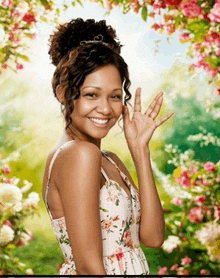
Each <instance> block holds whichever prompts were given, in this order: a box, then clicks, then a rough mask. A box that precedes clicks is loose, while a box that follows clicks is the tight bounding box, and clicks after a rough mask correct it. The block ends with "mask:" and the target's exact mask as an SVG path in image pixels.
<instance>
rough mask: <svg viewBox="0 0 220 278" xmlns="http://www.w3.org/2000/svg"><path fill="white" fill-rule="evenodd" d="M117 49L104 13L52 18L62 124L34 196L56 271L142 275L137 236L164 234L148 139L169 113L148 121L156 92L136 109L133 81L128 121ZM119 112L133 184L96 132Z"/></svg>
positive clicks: (157, 102) (148, 240) (158, 240)
mask: <svg viewBox="0 0 220 278" xmlns="http://www.w3.org/2000/svg"><path fill="white" fill-rule="evenodd" d="M120 49H121V45H120V43H119V42H118V41H117V39H116V33H115V30H114V29H112V27H111V26H107V25H106V22H105V21H104V20H103V21H99V22H95V21H94V20H86V21H84V20H82V19H81V18H78V19H76V20H72V21H71V22H69V23H66V24H63V25H60V26H59V27H58V30H57V31H55V32H54V34H53V35H52V36H51V38H50V50H49V54H50V55H51V58H52V63H53V64H54V65H55V66H56V70H55V73H54V76H53V81H52V86H53V91H54V94H55V96H56V97H57V99H58V100H59V102H60V103H61V104H62V106H61V107H62V112H63V113H64V115H65V121H66V127H65V130H64V132H63V135H62V137H61V138H60V140H59V142H58V143H57V145H56V146H55V147H54V148H53V149H52V150H51V152H50V153H49V156H48V159H47V162H46V168H45V173H44V180H43V190H42V196H43V198H44V201H45V204H46V207H47V208H48V212H49V215H50V218H51V223H52V227H53V229H54V232H55V234H56V237H57V240H58V242H59V244H60V246H61V249H62V251H63V254H64V259H65V263H64V264H63V265H62V267H61V269H60V270H59V274H76V275H77V274H78V275H106V274H107V275H117V274H118V275H123V274H125V275H132V274H140V275H144V274H149V273H150V272H149V267H148V263H147V260H146V258H145V255H144V253H143V251H142V249H141V248H140V242H142V243H143V244H144V245H145V246H147V247H150V248H155V247H156V248H157V247H159V246H161V245H162V243H163V240H164V216H163V209H162V207H161V202H160V199H159V196H158V193H157V189H156V187H155V184H154V180H153V175H152V169H151V165H150V151H149V140H150V138H151V136H152V134H153V132H154V130H155V129H156V128H157V127H158V126H159V125H161V124H162V123H163V122H165V121H166V120H167V119H169V118H170V117H171V116H172V114H173V113H172V112H171V113H169V114H168V115H167V116H166V117H164V118H162V119H159V120H155V118H156V116H157V115H158V113H159V110H160V107H161V105H162V99H163V96H162V93H160V94H158V95H157V96H156V97H155V99H154V101H153V102H152V103H151V105H150V106H149V108H148V109H147V111H146V112H145V113H143V114H142V113H141V97H140V88H138V89H137V91H136V94H135V102H134V114H133V118H132V120H130V117H129V111H128V109H127V108H126V105H127V101H128V100H129V99H130V98H131V94H130V92H129V90H128V89H129V86H130V80H129V74H128V68H127V64H126V63H125V61H124V60H123V58H122V57H121V56H120ZM123 91H124V92H125V96H124V97H123ZM123 100H124V105H123ZM121 115H123V125H124V126H123V127H124V134H125V138H126V141H127V144H128V148H129V150H130V152H131V155H132V158H133V161H134V164H135V167H136V170H137V175H138V182H139V190H138V188H137V187H136V186H135V184H134V182H133V181H132V178H131V176H130V174H129V172H128V170H127V169H126V167H125V165H124V164H123V163H122V161H121V160H120V159H119V157H118V156H117V155H116V154H114V153H112V152H110V151H103V150H102V151H101V139H102V138H104V137H105V136H106V135H107V134H108V132H109V130H110V129H111V128H112V127H113V126H114V125H115V124H116V122H117V120H118V119H119V117H120V116H121ZM49 188H50V190H49Z"/></svg>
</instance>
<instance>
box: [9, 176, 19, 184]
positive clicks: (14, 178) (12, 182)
mask: <svg viewBox="0 0 220 278" xmlns="http://www.w3.org/2000/svg"><path fill="white" fill-rule="evenodd" d="M19 181H20V179H19V178H16V177H13V178H11V184H14V185H18V183H19Z"/></svg>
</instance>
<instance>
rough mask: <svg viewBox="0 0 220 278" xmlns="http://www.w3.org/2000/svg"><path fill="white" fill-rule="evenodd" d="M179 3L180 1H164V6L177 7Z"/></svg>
mask: <svg viewBox="0 0 220 278" xmlns="http://www.w3.org/2000/svg"><path fill="white" fill-rule="evenodd" d="M181 2H182V0H165V1H164V4H165V5H166V6H178V5H179V4H180V3H181Z"/></svg>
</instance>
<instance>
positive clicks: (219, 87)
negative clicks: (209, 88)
mask: <svg viewBox="0 0 220 278" xmlns="http://www.w3.org/2000/svg"><path fill="white" fill-rule="evenodd" d="M217 92H218V95H219V96H220V85H218V88H217Z"/></svg>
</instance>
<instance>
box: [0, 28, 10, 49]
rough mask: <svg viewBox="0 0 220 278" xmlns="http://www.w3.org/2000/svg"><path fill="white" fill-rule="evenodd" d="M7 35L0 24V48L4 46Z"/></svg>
mask: <svg viewBox="0 0 220 278" xmlns="http://www.w3.org/2000/svg"><path fill="white" fill-rule="evenodd" d="M8 39H9V35H8V34H6V33H5V30H4V27H3V26H2V25H1V24H0V48H3V47H5V46H6V44H7V41H8Z"/></svg>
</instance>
